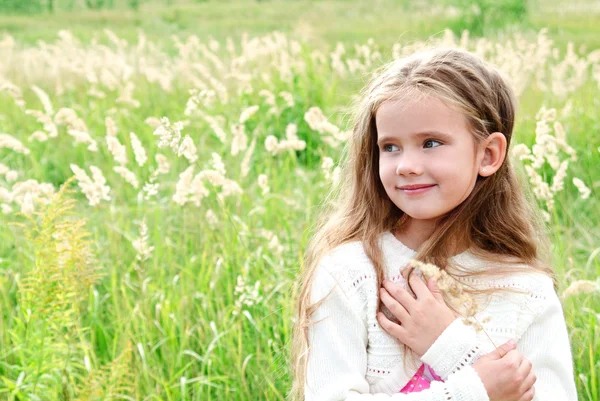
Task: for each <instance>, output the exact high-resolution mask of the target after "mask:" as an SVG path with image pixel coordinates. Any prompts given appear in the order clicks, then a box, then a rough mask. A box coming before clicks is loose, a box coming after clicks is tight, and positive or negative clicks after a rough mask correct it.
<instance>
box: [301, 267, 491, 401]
mask: <svg viewBox="0 0 600 401" xmlns="http://www.w3.org/2000/svg"><path fill="white" fill-rule="evenodd" d="M315 274H316V277H314V280H313V287H312V290H311V303H312V304H314V303H316V302H317V301H319V300H321V299H322V298H324V297H325V296H327V294H328V293H329V292H330V291H331V294H330V295H329V297H328V298H327V300H326V301H325V302H324V303H323V304H321V306H320V307H319V308H317V309H316V310H315V312H314V314H313V316H312V319H311V320H312V322H313V325H312V326H310V328H309V330H308V338H309V347H310V351H309V352H310V353H309V355H308V361H307V372H306V373H307V374H306V382H305V385H304V389H305V400H306V401H342V400H347V401H358V400H374V401H376V400H388V399H390V400H398V401H438V400H439V401H442V400H444V401H446V400H452V401H489V398H488V396H487V392H486V390H485V387H484V386H483V383H482V382H481V380H480V378H479V376H478V375H477V373H476V372H475V370H473V368H472V367H470V366H468V367H467V368H465V369H462V370H461V371H460V372H457V373H456V374H454V375H451V376H450V377H448V380H447V381H446V382H445V383H442V382H434V383H432V384H431V387H430V388H429V389H427V390H424V391H421V392H419V393H411V394H401V393H397V394H394V395H391V396H390V395H386V394H369V383H368V382H367V380H366V378H365V375H366V370H367V343H368V337H367V327H366V318H364V317H363V316H361V313H360V310H361V309H360V305H359V303H358V301H357V300H356V299H350V298H349V297H348V296H347V295H346V294H345V293H344V292H343V290H342V289H341V288H340V287H339V285H337V282H336V280H335V278H334V277H333V276H332V275H331V274H330V273H329V271H327V269H326V268H325V266H324V265H320V266H319V267H318V268H317V271H316V273H315ZM315 322H316V323H315ZM398 391H400V389H398ZM449 397H451V398H449Z"/></svg>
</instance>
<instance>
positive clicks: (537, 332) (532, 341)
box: [517, 284, 577, 401]
mask: <svg viewBox="0 0 600 401" xmlns="http://www.w3.org/2000/svg"><path fill="white" fill-rule="evenodd" d="M544 292H545V294H546V297H545V302H546V307H545V308H544V309H543V310H542V312H541V313H540V314H539V315H537V316H536V318H535V320H534V321H533V323H532V324H531V325H530V326H529V327H528V328H527V330H526V331H525V333H524V334H523V337H521V340H520V341H519V342H518V343H517V349H518V350H519V351H521V352H522V353H523V355H525V357H526V358H527V359H529V360H530V361H531V363H532V365H533V371H534V372H535V375H536V377H537V381H536V383H535V385H534V386H535V397H534V398H533V400H534V401H551V400H565V401H577V389H576V386H575V377H574V375H573V358H572V354H571V345H570V342H569V334H568V331H567V325H566V322H565V317H564V314H563V309H562V305H561V303H560V300H559V299H558V296H557V295H556V292H555V291H554V288H553V287H552V284H550V288H545V291H544Z"/></svg>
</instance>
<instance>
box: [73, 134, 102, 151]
mask: <svg viewBox="0 0 600 401" xmlns="http://www.w3.org/2000/svg"><path fill="white" fill-rule="evenodd" d="M67 133H68V134H69V135H71V136H72V137H73V138H75V144H78V143H87V144H88V147H87V149H88V150H89V151H91V152H97V151H98V143H97V142H96V140H94V139H93V138H92V137H91V136H90V134H89V133H87V132H85V131H78V130H74V129H69V130H67Z"/></svg>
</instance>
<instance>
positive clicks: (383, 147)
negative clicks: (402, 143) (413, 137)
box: [381, 139, 443, 153]
mask: <svg viewBox="0 0 600 401" xmlns="http://www.w3.org/2000/svg"><path fill="white" fill-rule="evenodd" d="M427 142H437V143H439V145H438V146H440V145H443V143H442V142H441V141H438V140H437V139H427V140H425V141H424V142H423V145H425V144H426V143H427ZM387 146H395V145H392V144H391V143H389V144H385V145H383V146H382V147H381V148H382V149H383V151H384V152H385V148H386V147H387ZM424 148H425V149H433V148H437V146H433V147H430V148H427V147H424ZM386 153H389V152H386Z"/></svg>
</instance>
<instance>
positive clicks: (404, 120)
mask: <svg viewBox="0 0 600 401" xmlns="http://www.w3.org/2000/svg"><path fill="white" fill-rule="evenodd" d="M375 124H376V125H377V135H378V136H381V135H383V134H386V135H394V136H405V135H410V134H412V133H419V132H426V131H440V132H445V133H449V134H459V133H461V132H464V133H469V129H468V125H467V119H466V117H465V116H464V115H463V113H462V112H460V111H459V110H457V109H456V108H454V107H450V106H448V105H447V104H446V103H445V102H443V101H442V100H440V99H439V98H437V97H433V96H423V97H421V96H419V97H418V98H414V99H391V100H386V101H384V102H383V103H382V104H381V105H380V106H379V109H378V110H377V112H376V114H375Z"/></svg>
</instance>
